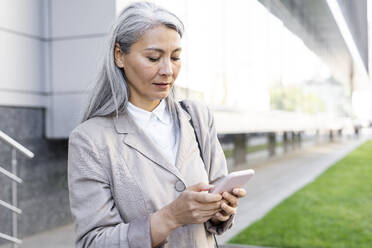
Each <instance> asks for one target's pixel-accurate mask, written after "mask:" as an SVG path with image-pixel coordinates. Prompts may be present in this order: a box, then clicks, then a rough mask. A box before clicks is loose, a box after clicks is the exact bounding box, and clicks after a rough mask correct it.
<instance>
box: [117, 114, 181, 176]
mask: <svg viewBox="0 0 372 248" xmlns="http://www.w3.org/2000/svg"><path fill="white" fill-rule="evenodd" d="M114 124H115V128H116V131H117V132H118V133H120V134H124V137H123V142H124V143H125V144H126V145H128V146H130V147H132V148H133V149H135V150H137V151H138V152H139V153H141V154H142V155H144V156H145V157H147V158H148V159H150V160H151V161H153V162H154V163H156V164H157V165H159V166H161V167H162V168H164V169H165V170H167V171H169V172H170V173H172V174H174V175H175V176H177V177H178V178H179V179H180V180H182V177H181V174H180V172H179V171H178V169H177V168H176V167H175V165H172V164H171V163H170V162H169V161H168V160H167V159H166V158H165V157H164V156H163V153H162V151H161V150H160V149H159V148H158V146H157V145H156V144H155V143H154V142H153V141H152V140H151V139H150V137H148V136H147V135H146V134H145V133H144V132H143V130H141V129H140V128H138V126H137V125H136V124H135V122H134V121H133V120H132V119H131V117H130V116H129V115H128V113H123V114H120V115H119V117H118V118H116V117H114Z"/></svg>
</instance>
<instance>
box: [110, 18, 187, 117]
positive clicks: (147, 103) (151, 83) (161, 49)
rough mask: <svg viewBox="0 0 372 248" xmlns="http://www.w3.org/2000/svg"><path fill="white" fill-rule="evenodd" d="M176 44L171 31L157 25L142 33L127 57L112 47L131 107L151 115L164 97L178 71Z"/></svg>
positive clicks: (175, 33) (177, 45)
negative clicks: (125, 84) (148, 112)
mask: <svg viewBox="0 0 372 248" xmlns="http://www.w3.org/2000/svg"><path fill="white" fill-rule="evenodd" d="M180 43H181V37H180V35H179V34H178V33H177V32H176V31H175V30H173V29H170V28H167V27H166V26H163V25H161V26H158V27H155V28H153V29H150V30H148V31H146V32H145V33H144V34H143V35H142V36H141V37H140V39H139V40H138V41H137V42H135V43H134V44H133V45H132V46H131V48H130V52H129V53H128V54H124V53H123V52H122V51H121V50H120V48H119V46H118V44H117V45H116V47H115V63H116V65H117V66H118V67H119V68H123V70H124V72H125V75H126V78H127V83H128V86H129V101H130V102H131V103H133V104H134V105H136V106H138V107H141V108H143V109H146V110H149V111H152V110H153V109H154V108H155V107H156V106H157V105H158V104H159V102H160V100H161V99H163V98H166V97H167V96H168V94H169V92H170V90H171V88H172V86H173V84H174V81H175V80H176V78H177V76H178V73H179V71H180V69H181V60H180V53H181V46H180V45H181V44H180Z"/></svg>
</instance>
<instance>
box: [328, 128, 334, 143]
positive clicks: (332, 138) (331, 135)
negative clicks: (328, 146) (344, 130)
mask: <svg viewBox="0 0 372 248" xmlns="http://www.w3.org/2000/svg"><path fill="white" fill-rule="evenodd" d="M333 141H334V135H333V130H329V142H333Z"/></svg>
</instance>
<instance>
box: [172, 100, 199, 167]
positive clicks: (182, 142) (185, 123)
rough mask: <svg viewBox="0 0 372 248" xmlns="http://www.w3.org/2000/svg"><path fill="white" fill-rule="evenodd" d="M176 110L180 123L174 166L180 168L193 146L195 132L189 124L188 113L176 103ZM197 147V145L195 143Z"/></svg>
mask: <svg viewBox="0 0 372 248" xmlns="http://www.w3.org/2000/svg"><path fill="white" fill-rule="evenodd" d="M176 106H177V112H178V118H179V123H180V137H179V148H178V154H177V159H176V167H177V168H178V169H179V170H180V171H182V170H181V167H182V165H183V164H184V161H185V159H186V158H188V156H189V154H190V153H192V152H193V148H194V147H195V133H194V130H193V128H192V126H191V124H190V119H191V117H190V115H189V114H188V113H187V112H186V111H185V110H183V109H182V107H181V106H179V104H178V103H177V105H176ZM196 147H197V145H196Z"/></svg>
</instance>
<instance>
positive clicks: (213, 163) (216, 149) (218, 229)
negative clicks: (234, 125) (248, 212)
mask: <svg viewBox="0 0 372 248" xmlns="http://www.w3.org/2000/svg"><path fill="white" fill-rule="evenodd" d="M207 112H208V132H209V137H208V138H209V140H208V141H207V142H208V143H209V146H210V149H209V153H210V154H209V163H210V167H209V181H210V183H211V184H214V183H215V182H217V181H218V180H220V179H221V178H223V177H225V176H226V175H227V173H228V171H227V164H226V158H225V154H224V152H223V150H222V147H221V144H220V142H219V140H218V138H217V130H216V126H215V122H214V117H213V114H212V113H211V111H210V110H209V108H207ZM234 218H235V215H232V216H231V217H230V218H229V219H228V220H227V221H225V222H221V223H220V224H218V225H214V224H213V223H212V222H211V221H207V222H206V223H205V227H206V229H207V231H209V232H210V233H213V234H218V235H221V234H223V233H224V232H226V231H227V230H228V229H230V228H231V226H232V225H233V222H234Z"/></svg>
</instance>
